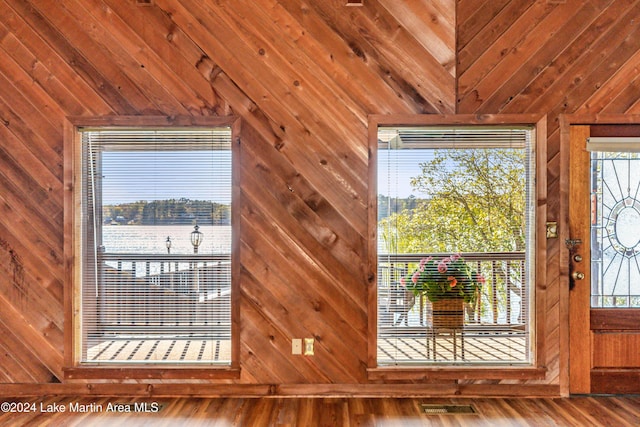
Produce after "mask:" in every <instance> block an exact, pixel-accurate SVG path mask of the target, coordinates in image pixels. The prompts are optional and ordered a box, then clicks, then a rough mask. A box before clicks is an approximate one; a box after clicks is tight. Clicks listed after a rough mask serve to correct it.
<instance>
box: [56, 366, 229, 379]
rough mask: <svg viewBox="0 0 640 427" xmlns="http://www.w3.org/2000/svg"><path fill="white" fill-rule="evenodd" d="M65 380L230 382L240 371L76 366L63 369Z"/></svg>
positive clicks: (216, 368) (216, 367)
mask: <svg viewBox="0 0 640 427" xmlns="http://www.w3.org/2000/svg"><path fill="white" fill-rule="evenodd" d="M64 378H65V380H79V379H113V380H128V379H138V380H140V379H170V380H192V379H197V380H230V379H239V378H240V369H239V368H232V367H229V366H224V367H218V366H207V367H187V366H185V367H162V368H161V367H156V366H152V367H149V366H123V367H114V366H76V367H71V368H64Z"/></svg>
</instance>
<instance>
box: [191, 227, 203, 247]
mask: <svg viewBox="0 0 640 427" xmlns="http://www.w3.org/2000/svg"><path fill="white" fill-rule="evenodd" d="M199 228H200V227H198V224H196V225H195V226H194V227H193V231H192V232H191V244H192V245H193V253H194V254H197V253H198V246H200V243H202V232H201V231H198V229H199Z"/></svg>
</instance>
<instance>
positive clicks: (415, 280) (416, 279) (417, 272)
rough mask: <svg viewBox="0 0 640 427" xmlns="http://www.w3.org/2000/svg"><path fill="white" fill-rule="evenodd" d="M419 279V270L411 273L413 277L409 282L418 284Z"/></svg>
mask: <svg viewBox="0 0 640 427" xmlns="http://www.w3.org/2000/svg"><path fill="white" fill-rule="evenodd" d="M419 278H420V270H416V272H415V273H413V276H411V281H412V282H413V283H418V279H419Z"/></svg>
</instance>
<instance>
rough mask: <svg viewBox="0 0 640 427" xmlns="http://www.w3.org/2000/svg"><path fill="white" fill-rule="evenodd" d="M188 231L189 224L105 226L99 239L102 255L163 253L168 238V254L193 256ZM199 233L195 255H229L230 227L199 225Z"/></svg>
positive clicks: (190, 229)
mask: <svg viewBox="0 0 640 427" xmlns="http://www.w3.org/2000/svg"><path fill="white" fill-rule="evenodd" d="M192 231H193V226H192V225H160V226H156V225H105V226H104V227H102V236H103V243H104V246H105V252H106V253H142V254H166V253H167V247H166V243H165V242H166V240H167V237H169V238H170V239H171V253H172V254H193V246H192V245H191V232H192ZM199 231H200V232H201V233H202V234H203V236H202V244H201V245H200V248H199V249H198V252H199V253H201V254H221V253H226V254H228V253H231V226H230V225H203V226H200V229H199Z"/></svg>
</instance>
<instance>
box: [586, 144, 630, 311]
mask: <svg viewBox="0 0 640 427" xmlns="http://www.w3.org/2000/svg"><path fill="white" fill-rule="evenodd" d="M639 197H640V157H639V154H638V153H626V152H618V153H612V152H592V153H591V277H592V280H591V282H592V283H591V306H592V307H600V308H602V307H617V308H620V307H640V257H639V256H638V255H639V254H640V200H639Z"/></svg>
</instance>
